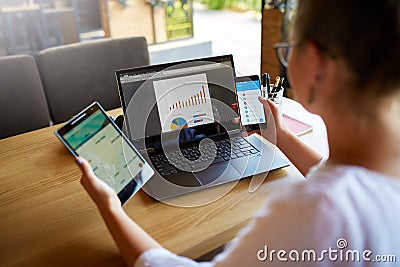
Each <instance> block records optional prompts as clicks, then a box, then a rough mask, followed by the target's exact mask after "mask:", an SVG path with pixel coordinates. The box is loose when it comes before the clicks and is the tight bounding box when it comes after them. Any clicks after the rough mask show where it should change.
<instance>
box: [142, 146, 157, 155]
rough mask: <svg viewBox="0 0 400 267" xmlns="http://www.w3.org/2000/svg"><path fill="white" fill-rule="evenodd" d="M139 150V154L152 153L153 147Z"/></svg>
mask: <svg viewBox="0 0 400 267" xmlns="http://www.w3.org/2000/svg"><path fill="white" fill-rule="evenodd" d="M139 152H140V153H141V154H144V153H146V154H147V153H152V152H154V148H152V147H151V148H146V149H142V150H139Z"/></svg>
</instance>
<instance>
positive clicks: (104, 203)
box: [75, 157, 121, 209]
mask: <svg viewBox="0 0 400 267" xmlns="http://www.w3.org/2000/svg"><path fill="white" fill-rule="evenodd" d="M75 159H76V162H77V164H78V166H79V168H81V170H82V178H81V184H82V186H83V187H84V188H85V190H86V192H88V194H89V196H90V198H91V199H92V200H93V201H94V203H96V205H97V206H98V208H99V209H101V208H110V207H113V206H114V207H115V206H121V201H120V200H119V198H118V196H117V194H116V193H115V192H114V190H113V189H112V188H111V187H110V186H108V185H107V184H106V183H105V182H103V181H102V180H100V179H99V178H98V177H97V176H96V175H95V174H94V172H93V170H92V167H91V166H90V164H89V163H88V162H87V161H86V160H85V159H84V158H82V157H76V158H75Z"/></svg>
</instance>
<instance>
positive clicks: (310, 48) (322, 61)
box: [304, 41, 327, 84]
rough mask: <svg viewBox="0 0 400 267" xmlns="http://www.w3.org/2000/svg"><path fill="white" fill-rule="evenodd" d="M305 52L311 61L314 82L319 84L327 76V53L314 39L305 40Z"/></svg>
mask: <svg viewBox="0 0 400 267" xmlns="http://www.w3.org/2000/svg"><path fill="white" fill-rule="evenodd" d="M304 46H305V49H304V51H305V53H307V54H308V55H307V58H308V61H309V64H310V65H309V67H310V71H311V73H312V75H311V77H312V79H313V81H312V82H313V83H315V84H319V83H320V82H321V81H322V80H323V79H324V77H325V73H326V67H327V55H326V54H325V53H323V52H322V51H321V49H320V48H319V47H318V45H317V44H316V43H315V42H313V41H305V43H304Z"/></svg>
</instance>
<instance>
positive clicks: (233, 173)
mask: <svg viewBox="0 0 400 267" xmlns="http://www.w3.org/2000/svg"><path fill="white" fill-rule="evenodd" d="M193 174H194V176H196V178H197V179H198V180H199V181H200V182H201V183H202V185H207V184H211V183H212V184H220V183H225V182H228V181H233V180H236V179H240V178H241V175H240V173H239V172H238V171H237V170H236V169H235V168H234V167H233V166H232V165H231V164H229V163H221V164H216V165H212V166H210V167H208V168H207V169H205V170H203V171H201V172H195V173H193Z"/></svg>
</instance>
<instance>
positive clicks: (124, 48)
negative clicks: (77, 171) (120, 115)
mask: <svg viewBox="0 0 400 267" xmlns="http://www.w3.org/2000/svg"><path fill="white" fill-rule="evenodd" d="M36 59H37V62H38V66H39V71H40V74H41V77H42V81H43V86H44V89H45V93H46V98H47V102H48V105H49V109H50V114H51V118H52V119H53V121H54V122H55V123H60V122H64V121H66V120H68V119H69V118H71V116H73V115H75V114H76V113H77V112H79V111H80V110H81V109H83V108H84V107H86V106H87V105H89V104H90V103H91V102H93V101H98V102H99V103H101V105H102V106H103V107H104V108H105V109H113V108H117V107H120V106H121V103H120V100H119V95H118V90H117V86H116V79H115V71H116V70H118V69H123V68H129V67H136V66H144V65H148V64H149V54H148V50H147V43H146V39H145V38H144V37H129V38H118V39H103V40H97V41H90V42H84V43H78V44H71V45H64V46H58V47H53V48H48V49H46V50H43V51H40V52H39V53H38V54H37V57H36Z"/></svg>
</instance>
